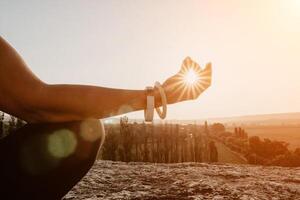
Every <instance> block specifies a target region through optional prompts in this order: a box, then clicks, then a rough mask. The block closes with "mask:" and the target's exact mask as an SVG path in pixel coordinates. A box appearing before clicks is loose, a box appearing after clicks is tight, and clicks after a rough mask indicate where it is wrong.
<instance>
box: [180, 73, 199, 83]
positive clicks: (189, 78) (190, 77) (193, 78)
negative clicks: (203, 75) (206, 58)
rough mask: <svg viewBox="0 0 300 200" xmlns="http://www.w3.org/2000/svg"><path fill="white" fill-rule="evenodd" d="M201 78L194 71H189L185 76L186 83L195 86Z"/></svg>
mask: <svg viewBox="0 0 300 200" xmlns="http://www.w3.org/2000/svg"><path fill="white" fill-rule="evenodd" d="M199 78H200V77H199V76H198V75H197V73H196V72H195V71H194V70H192V69H189V70H188V71H187V72H186V73H185V75H184V78H183V79H184V82H185V83H186V84H188V85H194V84H195V83H196V82H197V81H198V80H199Z"/></svg>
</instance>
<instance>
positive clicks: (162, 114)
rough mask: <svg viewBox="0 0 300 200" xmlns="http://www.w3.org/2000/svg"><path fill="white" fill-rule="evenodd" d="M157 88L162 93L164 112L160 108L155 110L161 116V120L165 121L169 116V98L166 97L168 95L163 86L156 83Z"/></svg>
mask: <svg viewBox="0 0 300 200" xmlns="http://www.w3.org/2000/svg"><path fill="white" fill-rule="evenodd" d="M155 87H157V88H158V91H159V93H160V98H161V103H162V108H163V109H162V111H161V110H160V109H159V108H155V110H156V112H157V114H158V115H159V117H160V118H161V119H165V118H166V116H167V97H166V93H165V90H164V89H163V88H162V86H161V84H160V83H159V82H158V81H156V82H155Z"/></svg>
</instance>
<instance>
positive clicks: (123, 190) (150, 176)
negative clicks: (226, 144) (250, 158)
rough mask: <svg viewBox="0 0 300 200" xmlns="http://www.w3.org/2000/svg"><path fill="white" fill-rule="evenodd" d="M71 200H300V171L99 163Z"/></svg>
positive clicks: (278, 168) (69, 196)
mask: <svg viewBox="0 0 300 200" xmlns="http://www.w3.org/2000/svg"><path fill="white" fill-rule="evenodd" d="M65 199H67V200H71V199H72V200H77V199H78V200H79V199H89V200H95V199H145V200H147V199H149V200H150V199H151V200H152V199H165V200H166V199H179V200H180V199H199V200H200V199H214V200H221V199H228V200H229V199H230V200H234V199H241V200H247V199H253V200H254V199H255V200H256V199H257V200H258V199H259V200H261V199H283V200H288V199H291V200H296V199H300V168H282V167H263V166H251V165H235V164H207V163H180V164H150V163H128V164H127V163H123V162H111V161H98V162H96V163H95V165H94V166H93V168H92V169H91V170H90V172H89V173H88V174H87V175H86V176H85V177H84V178H83V179H82V181H81V182H79V183H78V184H77V185H76V186H75V187H74V188H73V189H72V190H71V191H70V192H69V193H68V194H67V195H66V197H65Z"/></svg>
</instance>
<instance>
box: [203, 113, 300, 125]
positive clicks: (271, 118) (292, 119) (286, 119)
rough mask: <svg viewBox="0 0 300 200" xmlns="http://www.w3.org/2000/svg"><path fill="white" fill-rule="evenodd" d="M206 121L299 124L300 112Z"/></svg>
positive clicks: (250, 123) (249, 123)
mask: <svg viewBox="0 0 300 200" xmlns="http://www.w3.org/2000/svg"><path fill="white" fill-rule="evenodd" d="M208 121H209V122H221V123H235V124H244V125H247V124H248V125H253V124H256V125H296V124H297V125H300V112H295V113H277V114H261V115H245V116H235V117H225V118H211V119H208Z"/></svg>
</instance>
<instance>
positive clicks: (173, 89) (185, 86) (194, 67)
mask: <svg viewBox="0 0 300 200" xmlns="http://www.w3.org/2000/svg"><path fill="white" fill-rule="evenodd" d="M187 73H189V74H190V75H191V76H192V77H186V75H187ZM211 74H212V69H211V63H207V64H206V66H205V68H204V69H201V68H200V66H199V64H198V63H196V62H195V61H193V60H192V59H191V58H190V57H186V58H185V59H184V61H183V62H182V65H181V69H180V71H179V72H178V73H177V74H175V75H174V76H172V77H170V78H168V79H167V80H166V81H165V82H164V83H163V85H162V87H163V88H164V90H165V93H166V96H167V102H168V104H173V103H177V102H181V101H186V100H193V99H197V98H198V96H199V95H200V94H201V93H202V92H204V91H205V90H206V89H207V88H208V87H209V86H210V85H211ZM188 76H189V75H188ZM191 78H192V79H193V80H189V79H191ZM190 81H191V82H190Z"/></svg>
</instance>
